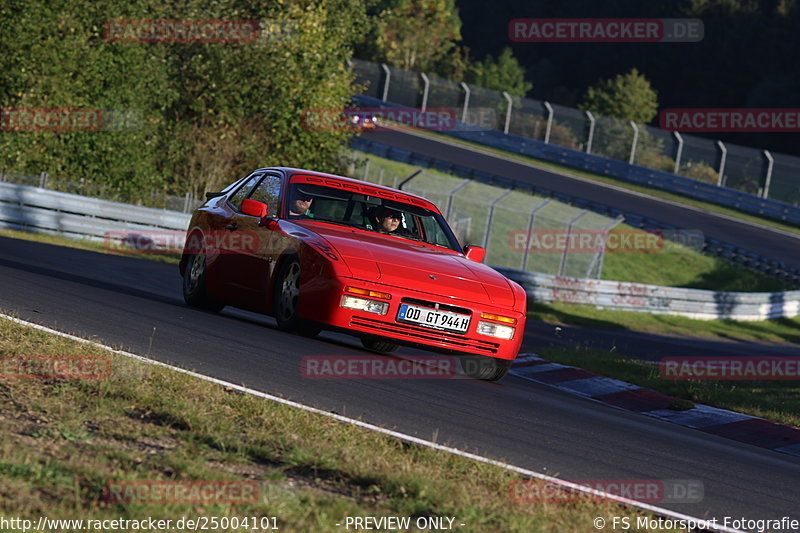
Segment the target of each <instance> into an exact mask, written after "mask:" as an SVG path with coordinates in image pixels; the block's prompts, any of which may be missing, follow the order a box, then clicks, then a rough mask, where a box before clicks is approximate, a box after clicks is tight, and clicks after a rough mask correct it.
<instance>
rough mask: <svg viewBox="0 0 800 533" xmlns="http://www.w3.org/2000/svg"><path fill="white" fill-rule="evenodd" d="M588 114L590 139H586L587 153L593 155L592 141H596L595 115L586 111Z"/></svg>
mask: <svg viewBox="0 0 800 533" xmlns="http://www.w3.org/2000/svg"><path fill="white" fill-rule="evenodd" d="M584 113H586V118H588V119H589V138H588V139H586V153H587V154H591V153H592V140H594V123H595V120H594V115H592V112H591V111H584Z"/></svg>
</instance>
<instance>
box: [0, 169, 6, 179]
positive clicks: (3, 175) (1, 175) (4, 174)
mask: <svg viewBox="0 0 800 533" xmlns="http://www.w3.org/2000/svg"><path fill="white" fill-rule="evenodd" d="M0 181H6V169H3V170H2V172H0Z"/></svg>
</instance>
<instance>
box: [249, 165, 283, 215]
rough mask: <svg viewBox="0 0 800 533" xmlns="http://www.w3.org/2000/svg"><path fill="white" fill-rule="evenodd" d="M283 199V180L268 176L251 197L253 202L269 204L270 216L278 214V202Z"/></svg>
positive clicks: (278, 177)
mask: <svg viewBox="0 0 800 533" xmlns="http://www.w3.org/2000/svg"><path fill="white" fill-rule="evenodd" d="M280 197H281V178H280V176H273V175H272V174H267V176H266V177H265V178H264V179H263V180H262V181H261V183H259V184H258V187H256V188H255V190H254V191H253V194H251V195H250V199H251V200H256V201H258V202H263V203H265V204H267V207H268V208H269V214H270V215H277V214H278V201H279V200H280Z"/></svg>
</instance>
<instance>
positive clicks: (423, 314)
mask: <svg viewBox="0 0 800 533" xmlns="http://www.w3.org/2000/svg"><path fill="white" fill-rule="evenodd" d="M469 318H470V317H469V315H459V314H458V313H451V312H450V311H442V310H440V309H431V308H429V307H419V306H416V305H409V304H402V305H400V312H399V313H398V314H397V320H400V321H402V322H411V323H413V324H418V325H420V326H423V327H426V328H432V329H444V330H447V331H455V332H457V333H466V332H467V329H468V328H469Z"/></svg>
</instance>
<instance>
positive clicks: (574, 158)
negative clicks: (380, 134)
mask: <svg viewBox="0 0 800 533" xmlns="http://www.w3.org/2000/svg"><path fill="white" fill-rule="evenodd" d="M353 100H354V101H356V102H357V103H359V104H360V105H365V106H368V107H371V108H374V107H391V108H404V107H406V106H403V105H400V104H395V103H392V102H384V101H383V100H380V99H377V98H372V97H369V96H364V95H358V96H355V97H353ZM456 124H457V126H456V127H455V129H454V130H443V131H441V132H440V133H442V134H445V135H449V136H451V137H456V138H459V139H463V140H466V141H470V142H475V143H478V144H482V145H485V146H489V147H491V148H497V149H500V150H506V151H510V152H514V153H519V154H523V155H528V156H531V157H534V158H536V159H541V160H543V161H548V162H550V163H557V164H560V165H565V166H568V167H571V168H575V169H580V170H585V171H587V172H593V173H596V174H603V175H606V176H612V177H615V178H618V179H621V180H624V181H628V182H630V183H635V184H638V185H646V186H648V187H652V188H655V189H659V190H663V191H667V192H672V193H675V194H680V195H682V196H686V197H689V198H695V199H698V200H703V201H705V202H709V203H712V204H717V205H722V206H725V207H730V208H733V209H738V210H740V211H744V212H747V213H752V214H756V215H761V216H766V217H770V218H773V219H776V220H781V221H784V222H789V223H792V224H798V225H800V207H798V206H793V205H790V204H787V203H784V202H781V201H778V200H771V199H768V198H761V197H759V196H756V195H754V194H750V193H747V192H743V191H738V190H736V189H730V188H726V187H720V186H718V185H714V184H711V183H706V182H702V181H697V180H694V179H691V178H686V177H683V176H679V175H677V174H671V173H669V172H664V171H661V170H654V169H650V168H647V167H643V166H639V165H634V164H630V163H628V162H625V161H619V160H616V159H612V158H608V157H603V156H599V155H593V154H589V153H586V152H582V151H579V150H573V149H571V148H566V147H563V146H558V145H555V144H550V143H547V142H542V141H538V140H535V139H530V138H527V137H521V136H519V135H513V134H509V133H503V132H501V131H496V130H487V129H486V128H481V127H477V126H473V125H471V124H467V123H464V122H456Z"/></svg>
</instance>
